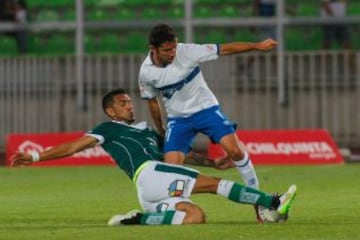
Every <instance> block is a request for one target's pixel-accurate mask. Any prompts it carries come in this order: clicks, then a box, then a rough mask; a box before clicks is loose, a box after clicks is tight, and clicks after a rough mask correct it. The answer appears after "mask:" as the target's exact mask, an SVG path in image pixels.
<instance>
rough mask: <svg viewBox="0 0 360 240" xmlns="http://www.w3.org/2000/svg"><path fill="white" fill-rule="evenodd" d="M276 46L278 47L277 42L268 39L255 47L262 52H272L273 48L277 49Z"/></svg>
mask: <svg viewBox="0 0 360 240" xmlns="http://www.w3.org/2000/svg"><path fill="white" fill-rule="evenodd" d="M276 46H277V41H275V40H273V39H271V38H268V39H266V40H264V41H262V42H258V43H257V44H256V45H255V48H256V49H257V50H261V51H269V50H272V49H273V48H275V47H276Z"/></svg>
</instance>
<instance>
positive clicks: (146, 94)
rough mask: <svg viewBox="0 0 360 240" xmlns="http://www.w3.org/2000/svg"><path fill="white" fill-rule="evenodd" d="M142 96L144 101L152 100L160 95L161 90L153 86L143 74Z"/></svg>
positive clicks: (141, 78) (141, 76)
mask: <svg viewBox="0 0 360 240" xmlns="http://www.w3.org/2000/svg"><path fill="white" fill-rule="evenodd" d="M138 83H139V89H140V96H141V98H143V99H152V98H155V97H157V96H158V95H159V90H157V89H156V88H155V87H154V86H152V85H151V84H150V82H149V80H148V79H147V77H146V76H145V74H144V73H143V72H140V74H139V79H138Z"/></svg>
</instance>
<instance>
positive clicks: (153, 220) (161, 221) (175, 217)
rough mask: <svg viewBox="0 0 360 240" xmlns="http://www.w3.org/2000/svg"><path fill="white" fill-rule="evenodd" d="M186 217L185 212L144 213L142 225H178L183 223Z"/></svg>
mask: <svg viewBox="0 0 360 240" xmlns="http://www.w3.org/2000/svg"><path fill="white" fill-rule="evenodd" d="M184 218H185V212H182V211H165V212H160V213H143V216H142V218H141V222H140V224H141V225H165V224H171V225H178V224H182V222H183V220H184Z"/></svg>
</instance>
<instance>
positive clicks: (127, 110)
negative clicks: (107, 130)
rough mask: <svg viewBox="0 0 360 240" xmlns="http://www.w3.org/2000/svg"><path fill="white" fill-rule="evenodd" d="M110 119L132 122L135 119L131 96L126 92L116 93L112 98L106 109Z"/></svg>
mask: <svg viewBox="0 0 360 240" xmlns="http://www.w3.org/2000/svg"><path fill="white" fill-rule="evenodd" d="M107 112H108V114H109V115H110V116H111V118H112V119H114V120H118V121H124V122H126V123H132V122H134V121H135V118H134V110H133V105H132V102H131V98H130V97H129V95H127V94H118V95H116V96H115V97H114V99H113V104H112V105H111V106H110V108H109V109H108V111H107Z"/></svg>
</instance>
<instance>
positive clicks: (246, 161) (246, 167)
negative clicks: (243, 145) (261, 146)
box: [234, 152, 259, 189]
mask: <svg viewBox="0 0 360 240" xmlns="http://www.w3.org/2000/svg"><path fill="white" fill-rule="evenodd" d="M234 162H235V165H236V169H237V170H238V171H239V173H240V175H241V177H242V178H243V180H244V182H245V184H246V186H248V187H252V188H255V189H259V181H258V178H257V176H256V172H255V169H254V166H253V164H252V162H251V159H250V158H249V154H248V153H247V152H245V155H244V158H243V159H241V160H239V161H234Z"/></svg>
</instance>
